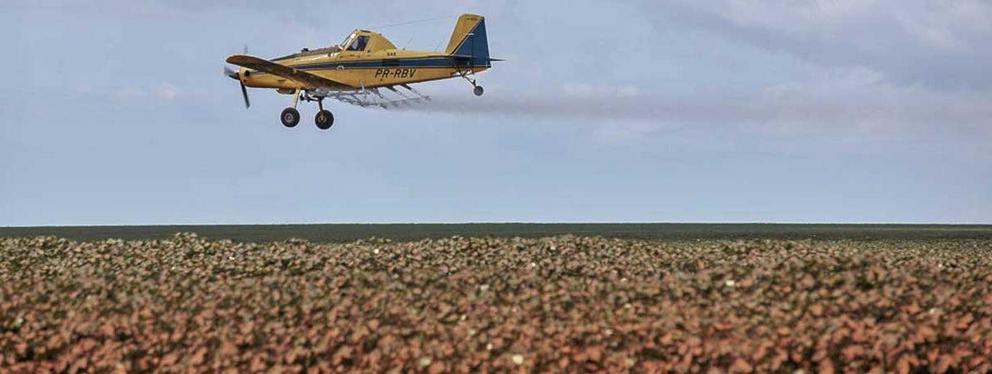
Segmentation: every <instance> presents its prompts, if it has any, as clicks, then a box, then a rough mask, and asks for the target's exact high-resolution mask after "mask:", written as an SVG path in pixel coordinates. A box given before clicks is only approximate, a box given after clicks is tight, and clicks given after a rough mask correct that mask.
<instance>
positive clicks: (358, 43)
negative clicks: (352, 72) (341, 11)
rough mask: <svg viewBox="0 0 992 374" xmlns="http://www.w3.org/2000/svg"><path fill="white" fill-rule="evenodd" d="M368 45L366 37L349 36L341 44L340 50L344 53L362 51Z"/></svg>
mask: <svg viewBox="0 0 992 374" xmlns="http://www.w3.org/2000/svg"><path fill="white" fill-rule="evenodd" d="M368 45H369V37H368V35H361V36H359V35H358V34H351V36H348V38H347V39H345V40H344V43H341V49H344V50H346V51H364V50H365V48H366V47H368Z"/></svg>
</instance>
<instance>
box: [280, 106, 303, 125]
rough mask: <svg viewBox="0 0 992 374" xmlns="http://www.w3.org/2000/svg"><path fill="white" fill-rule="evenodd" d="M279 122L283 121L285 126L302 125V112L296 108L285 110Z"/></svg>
mask: <svg viewBox="0 0 992 374" xmlns="http://www.w3.org/2000/svg"><path fill="white" fill-rule="evenodd" d="M279 120H281V121H282V125H283V126H286V127H290V128H292V127H296V125H298V124H299V123H300V112H299V111H298V110H296V108H286V109H283V111H282V114H281V115H279Z"/></svg>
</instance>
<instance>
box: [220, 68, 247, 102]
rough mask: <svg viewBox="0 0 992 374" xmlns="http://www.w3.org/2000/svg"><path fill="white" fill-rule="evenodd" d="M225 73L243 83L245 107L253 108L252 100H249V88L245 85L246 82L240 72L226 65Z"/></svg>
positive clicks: (242, 91) (242, 94)
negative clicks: (242, 79)
mask: <svg viewBox="0 0 992 374" xmlns="http://www.w3.org/2000/svg"><path fill="white" fill-rule="evenodd" d="M224 75H226V76H227V77H228V78H231V79H234V80H236V81H238V83H240V84H241V96H243V97H244V98H245V108H251V101H249V100H248V88H247V87H245V83H244V82H242V81H241V77H240V76H239V75H238V72H236V71H234V70H231V69H230V68H228V67H227V66H225V67H224Z"/></svg>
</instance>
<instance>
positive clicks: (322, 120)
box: [314, 110, 334, 130]
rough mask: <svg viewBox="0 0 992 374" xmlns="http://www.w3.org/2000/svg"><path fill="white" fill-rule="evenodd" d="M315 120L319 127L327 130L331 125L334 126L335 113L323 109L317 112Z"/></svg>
mask: <svg viewBox="0 0 992 374" xmlns="http://www.w3.org/2000/svg"><path fill="white" fill-rule="evenodd" d="M314 122H315V123H316V124H317V128H318V129H321V130H327V129H329V128H331V126H334V114H333V113H331V111H329V110H322V111H320V112H317V117H315V118H314Z"/></svg>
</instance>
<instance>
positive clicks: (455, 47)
mask: <svg viewBox="0 0 992 374" xmlns="http://www.w3.org/2000/svg"><path fill="white" fill-rule="evenodd" d="M447 53H448V54H449V55H453V56H456V57H461V58H468V59H469V60H470V61H471V62H472V65H473V66H490V59H489V39H488V38H487V36H486V18H485V17H483V16H479V15H475V14H465V15H462V16H461V17H459V18H458V24H457V25H455V31H454V32H453V33H452V34H451V41H450V42H448V49H447Z"/></svg>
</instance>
